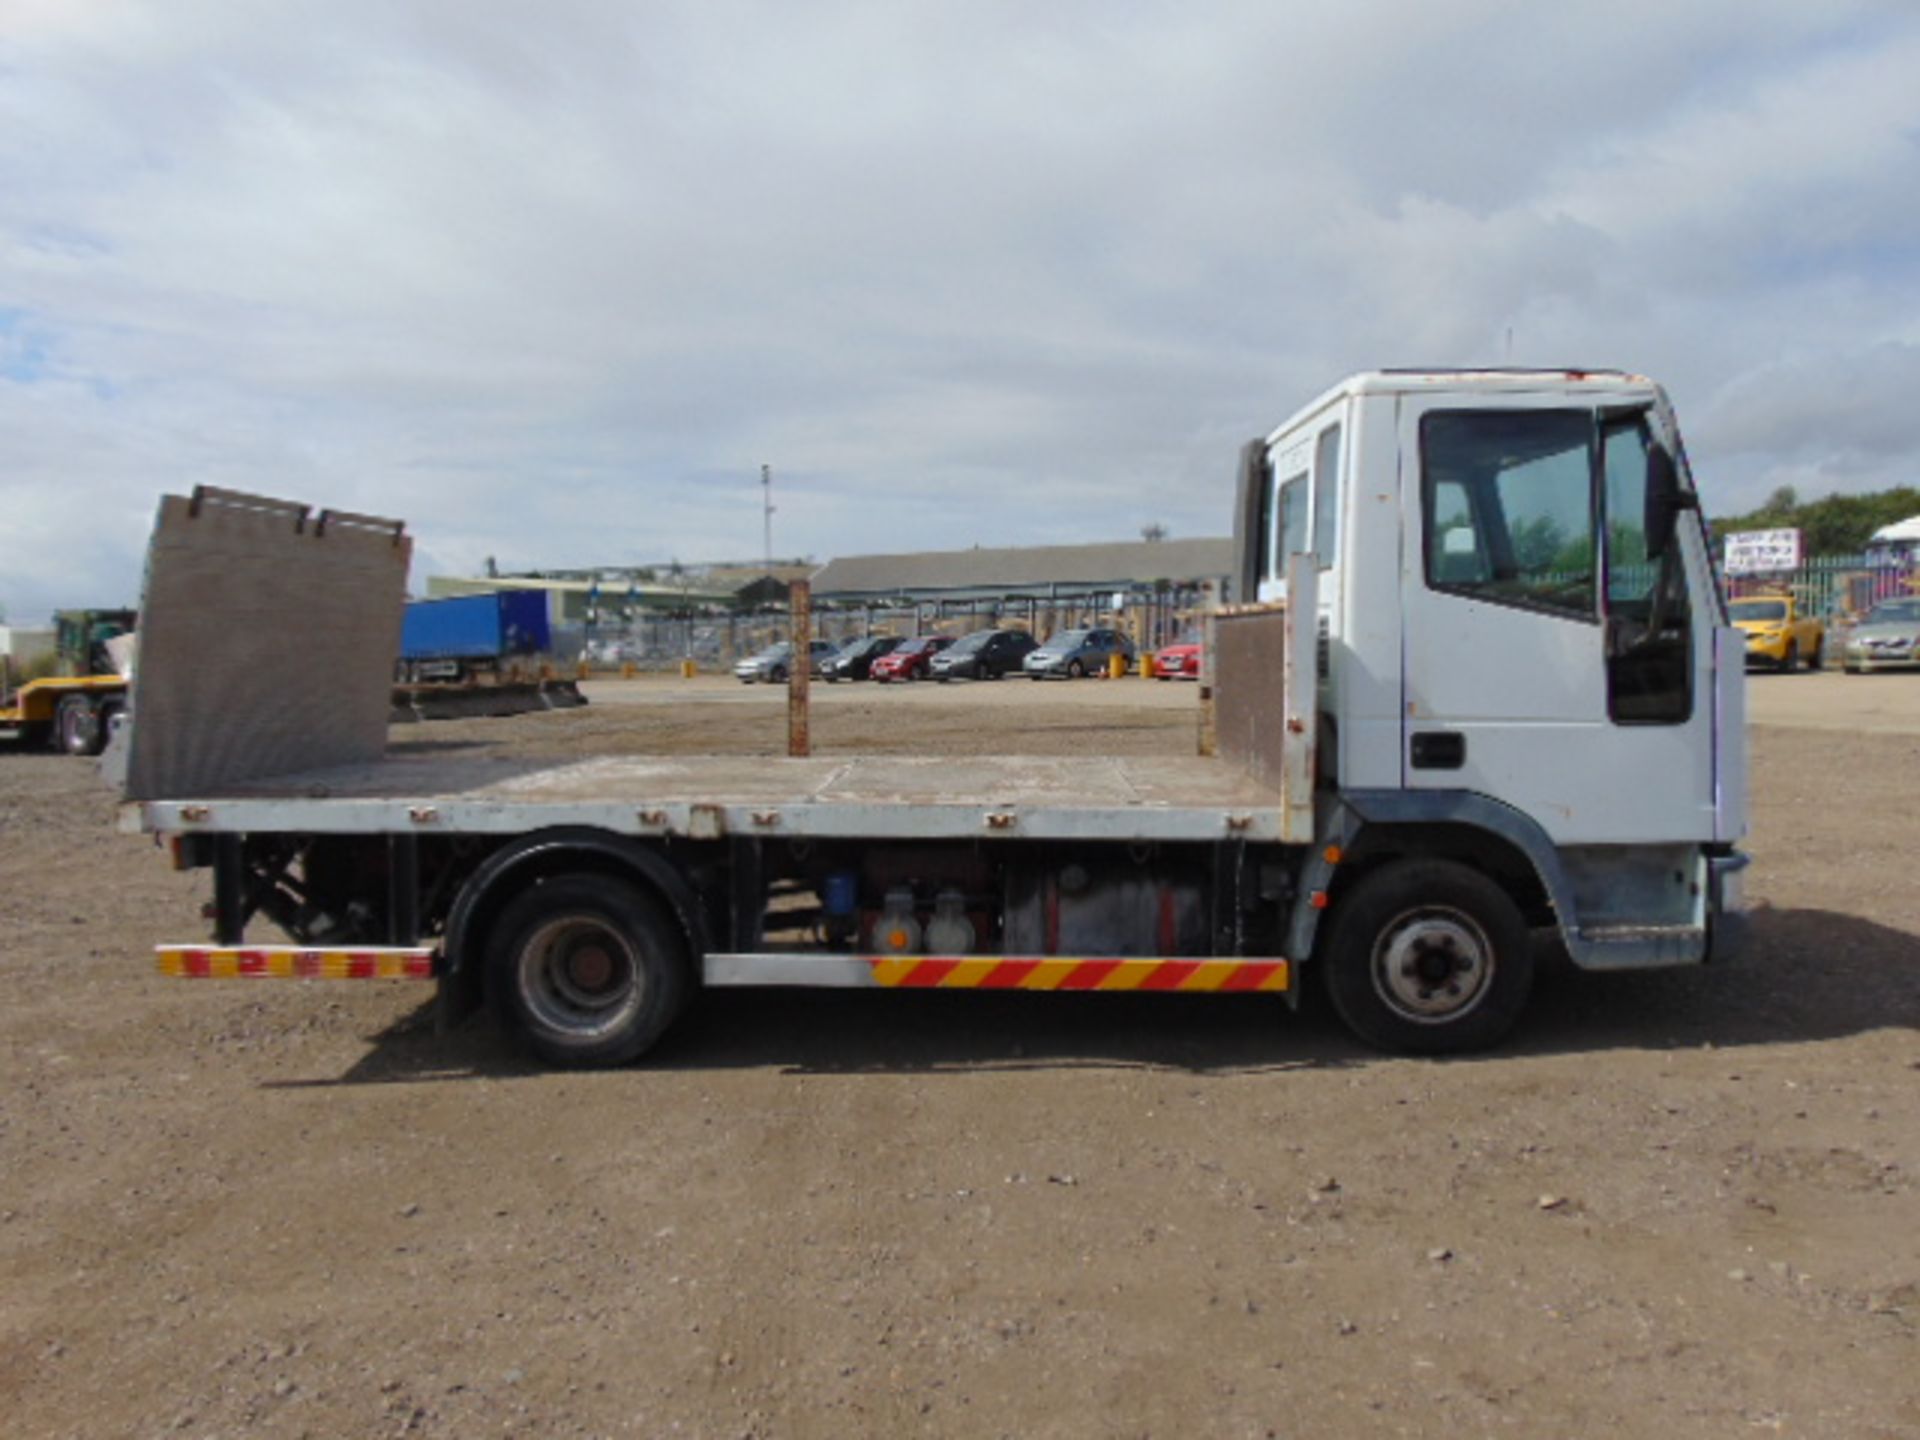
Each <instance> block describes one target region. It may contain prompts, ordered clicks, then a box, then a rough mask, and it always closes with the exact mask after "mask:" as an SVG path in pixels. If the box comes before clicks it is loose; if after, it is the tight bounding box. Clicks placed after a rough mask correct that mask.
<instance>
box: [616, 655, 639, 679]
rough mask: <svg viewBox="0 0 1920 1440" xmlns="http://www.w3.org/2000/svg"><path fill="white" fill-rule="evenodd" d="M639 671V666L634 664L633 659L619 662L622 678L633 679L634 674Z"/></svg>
mask: <svg viewBox="0 0 1920 1440" xmlns="http://www.w3.org/2000/svg"><path fill="white" fill-rule="evenodd" d="M639 673H640V667H639V666H638V665H635V664H634V663H633V661H631V660H627V661H623V662H622V663H621V666H620V678H621V679H622V680H631V679H633V677H634V676H636V675H638V674H639Z"/></svg>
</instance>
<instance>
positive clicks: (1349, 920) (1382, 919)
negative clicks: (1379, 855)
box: [1322, 860, 1533, 1054]
mask: <svg viewBox="0 0 1920 1440" xmlns="http://www.w3.org/2000/svg"><path fill="white" fill-rule="evenodd" d="M1325 940H1326V943H1325V948H1324V949H1323V951H1322V955H1323V958H1324V963H1325V965H1326V971H1327V973H1326V981H1327V992H1328V995H1329V997H1330V998H1331V999H1332V1001H1333V1008H1334V1009H1335V1010H1336V1011H1338V1012H1339V1015H1340V1018H1341V1019H1342V1020H1344V1021H1345V1022H1346V1024H1347V1028H1348V1029H1350V1030H1352V1031H1353V1033H1354V1034H1355V1035H1357V1036H1359V1037H1360V1039H1362V1040H1364V1041H1365V1042H1366V1043H1367V1044H1369V1045H1372V1046H1374V1047H1375V1048H1377V1049H1381V1050H1391V1051H1402V1052H1411V1053H1415V1054H1442V1053H1445V1052H1448V1051H1456V1050H1477V1049H1481V1048H1483V1047H1485V1046H1488V1045H1491V1044H1493V1043H1494V1042H1495V1041H1497V1040H1499V1039H1500V1038H1501V1037H1502V1036H1503V1035H1505V1034H1506V1033H1507V1031H1508V1030H1510V1029H1511V1028H1512V1027H1513V1023H1514V1021H1516V1020H1517V1019H1519V1018H1520V1011H1521V1009H1522V1008H1523V1007H1524V1006H1525V1005H1526V1001H1527V994H1528V992H1529V991H1530V990H1531V989H1532V988H1533V956H1532V953H1531V951H1530V949H1529V937H1528V934H1527V925H1526V920H1525V918H1524V917H1523V916H1522V915H1521V913H1520V908H1519V907H1518V906H1517V905H1515V904H1514V902H1513V900H1512V899H1511V898H1510V897H1509V896H1508V895H1507V893H1506V892H1505V891H1504V890H1502V889H1501V888H1500V887H1499V886H1498V885H1496V884H1494V883H1493V882H1492V881H1491V880H1489V879H1488V878H1487V877H1486V876H1484V875H1482V874H1481V873H1480V872H1479V871H1477V870H1472V869H1469V868H1468V867H1467V866H1465V865H1461V864H1457V863H1455V862H1453V861H1450V860H1396V861H1393V862H1390V863H1389V864H1387V865H1384V866H1382V867H1381V868H1380V869H1378V870H1375V871H1374V872H1372V873H1371V874H1369V875H1366V876H1364V877H1363V878H1362V879H1361V880H1360V881H1359V882H1358V883H1357V884H1356V885H1355V886H1354V888H1353V889H1352V890H1351V891H1350V892H1348V893H1347V894H1346V895H1345V896H1343V897H1341V898H1340V900H1339V901H1338V902H1337V904H1336V907H1335V910H1334V915H1333V920H1332V925H1331V926H1330V928H1329V929H1328V931H1327V934H1326V937H1325Z"/></svg>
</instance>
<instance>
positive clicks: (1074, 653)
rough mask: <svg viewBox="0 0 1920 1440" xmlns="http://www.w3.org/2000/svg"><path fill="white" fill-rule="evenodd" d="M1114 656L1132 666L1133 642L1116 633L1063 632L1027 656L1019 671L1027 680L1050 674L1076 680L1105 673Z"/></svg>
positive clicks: (1105, 631) (1108, 631) (1091, 631)
mask: <svg viewBox="0 0 1920 1440" xmlns="http://www.w3.org/2000/svg"><path fill="white" fill-rule="evenodd" d="M1115 655H1124V656H1126V659H1127V664H1128V665H1132V664H1133V642H1132V641H1131V640H1129V639H1127V637H1126V636H1124V635H1122V634H1121V633H1120V632H1119V631H1118V630H1062V631H1061V632H1060V633H1059V634H1058V635H1055V636H1053V637H1052V638H1051V639H1050V640H1048V641H1047V643H1046V644H1044V645H1042V646H1041V647H1040V648H1039V649H1038V650H1035V651H1034V652H1033V653H1032V654H1031V655H1029V656H1027V658H1026V660H1025V661H1024V662H1023V663H1022V665H1021V669H1022V670H1023V671H1024V672H1025V673H1026V676H1027V678H1028V679H1029V680H1044V679H1045V678H1046V677H1047V676H1049V675H1064V676H1066V677H1067V678H1068V679H1069V680H1078V679H1079V678H1080V677H1081V676H1082V675H1104V674H1106V673H1107V666H1108V664H1109V662H1110V660H1111V658H1112V657H1113V656H1115Z"/></svg>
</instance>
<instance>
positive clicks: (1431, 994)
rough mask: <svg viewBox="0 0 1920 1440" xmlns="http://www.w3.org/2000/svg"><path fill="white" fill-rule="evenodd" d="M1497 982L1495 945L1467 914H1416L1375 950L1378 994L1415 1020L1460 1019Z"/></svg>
mask: <svg viewBox="0 0 1920 1440" xmlns="http://www.w3.org/2000/svg"><path fill="white" fill-rule="evenodd" d="M1492 979H1493V945H1492V943H1491V942H1490V941H1489V940H1488V939H1487V935H1486V932H1485V931H1484V930H1482V929H1481V928H1480V926H1479V924H1478V923H1477V922H1476V921H1475V920H1474V919H1473V917H1472V916H1470V915H1467V914H1465V913H1464V912H1462V911H1458V910H1453V909H1443V908H1438V907H1429V908H1423V909H1420V910H1410V911H1408V912H1407V913H1406V914H1404V915H1401V916H1400V917H1398V918H1397V919H1396V920H1395V921H1394V922H1393V923H1392V924H1391V925H1389V926H1387V927H1386V929H1385V930H1384V931H1383V932H1382V934H1381V936H1380V941H1379V944H1378V945H1377V946H1376V947H1375V949H1374V956H1373V983H1374V989H1375V990H1376V992H1377V993H1378V994H1379V996H1380V998H1381V999H1382V1000H1384V1001H1385V1002H1386V1003H1387V1004H1388V1005H1389V1006H1390V1007H1391V1008H1392V1009H1393V1010H1394V1011H1395V1012H1396V1013H1398V1014H1400V1015H1402V1016H1404V1017H1405V1018H1407V1019H1409V1020H1413V1021H1418V1022H1423V1023H1433V1022H1438V1021H1446V1020H1456V1019H1458V1018H1459V1017H1460V1016H1462V1015H1464V1014H1466V1012H1467V1011H1469V1010H1472V1009H1473V1008H1474V1007H1475V1006H1477V1005H1478V1004H1479V1003H1480V1002H1481V1001H1482V1000H1483V999H1484V998H1485V997H1486V993H1487V987H1488V985H1489V984H1490V983H1491V982H1492Z"/></svg>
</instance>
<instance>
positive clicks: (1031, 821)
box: [122, 754, 1282, 842]
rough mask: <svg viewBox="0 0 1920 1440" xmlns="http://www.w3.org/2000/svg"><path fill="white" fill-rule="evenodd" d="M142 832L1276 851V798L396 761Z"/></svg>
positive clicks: (352, 768) (947, 771)
mask: <svg viewBox="0 0 1920 1440" xmlns="http://www.w3.org/2000/svg"><path fill="white" fill-rule="evenodd" d="M122 825H123V828H125V829H128V830H134V831H153V832H189V833H191V832H195V831H198V832H202V833H208V834H219V833H296V834H381V833H389V834H404V833H415V834H431V833H434V832H444V833H469V834H524V833H526V832H528V831H531V830H535V829H541V828H545V827H548V826H557V825H589V826H595V827H598V828H601V829H605V830H610V831H614V832H616V833H620V834H630V835H650V836H684V837H688V838H692V839H716V838H719V837H720V836H723V835H790V836H817V837H820V838H861V839H867V840H889V839H901V840H909V839H913V840H924V839H956V838H966V837H972V836H984V837H998V838H1003V839H1031V840H1071V839H1097V840H1105V841H1123V842H1124V841H1156V840H1164V841H1196V840H1198V841H1207V840H1228V839H1232V840H1249V841H1277V840H1279V839H1281V838H1282V799H1281V795H1280V792H1279V791H1278V790H1276V789H1273V788H1271V787H1269V786H1267V785H1265V784H1262V783H1261V782H1260V781H1258V780H1257V779H1255V778H1254V777H1252V776H1251V775H1249V774H1248V773H1247V772H1246V771H1244V770H1243V769H1241V768H1240V767H1239V766H1236V765H1233V764H1230V763H1225V762H1222V761H1220V760H1214V759H1205V758H1201V757H1198V756H1192V757H1185V758H1170V757H1123V756H1075V757H1070V758H1062V757H1057V756H1005V755H1001V756H992V757H978V758H964V757H940V758H932V759H927V758H917V757H905V756H898V755H861V756H844V755H836V756H831V757H818V758H812V759H787V758H784V757H782V758H772V757H757V756H722V755H697V756H635V755H622V756H599V757H594V758H590V759H580V760H567V761H557V760H531V759H527V758H524V757H512V756H502V755H473V756H468V755H454V756H450V755H407V754H393V755H389V756H387V757H386V758H384V759H382V760H379V761H377V762H374V763H370V764H359V765H342V766H332V767H327V768H323V769H314V770H305V771H299V772H295V773H291V774H285V775H275V776H273V777H271V778H270V779H265V780H255V781H248V782H244V783H238V784H234V785H232V786H230V787H223V788H222V789H221V790H220V791H219V792H218V793H213V794H208V795H205V796H200V797H195V798H184V799H168V800H149V801H140V802H134V803H130V804H128V805H126V806H125V807H124V814H123V819H122Z"/></svg>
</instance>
